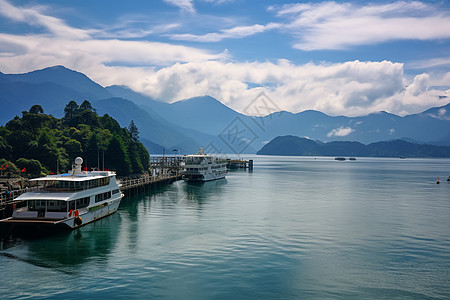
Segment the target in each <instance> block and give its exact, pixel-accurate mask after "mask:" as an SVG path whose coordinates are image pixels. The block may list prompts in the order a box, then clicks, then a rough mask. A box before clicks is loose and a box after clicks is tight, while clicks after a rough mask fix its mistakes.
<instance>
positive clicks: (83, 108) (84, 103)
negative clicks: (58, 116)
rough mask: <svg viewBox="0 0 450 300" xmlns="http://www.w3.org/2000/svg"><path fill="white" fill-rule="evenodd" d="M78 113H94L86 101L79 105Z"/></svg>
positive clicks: (93, 109)
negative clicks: (86, 111)
mask: <svg viewBox="0 0 450 300" xmlns="http://www.w3.org/2000/svg"><path fill="white" fill-rule="evenodd" d="M78 110H79V112H80V113H81V112H83V111H85V110H88V111H91V112H94V113H95V112H96V110H95V108H93V107H92V105H91V103H90V102H89V101H87V100H84V101H83V103H81V105H80V107H79V109H78Z"/></svg>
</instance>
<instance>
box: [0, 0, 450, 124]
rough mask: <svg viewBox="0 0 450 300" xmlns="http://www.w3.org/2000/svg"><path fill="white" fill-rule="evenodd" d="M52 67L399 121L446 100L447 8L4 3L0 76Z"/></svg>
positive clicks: (157, 88) (158, 87)
mask: <svg viewBox="0 0 450 300" xmlns="http://www.w3.org/2000/svg"><path fill="white" fill-rule="evenodd" d="M53 65H64V66H66V67H68V68H71V69H74V70H77V71H80V72H83V73H85V74H87V75H88V76H89V77H90V78H92V79H93V80H95V81H97V82H99V83H100V84H102V85H104V86H107V85H112V84H123V85H127V86H129V87H130V88H132V89H133V90H136V91H138V92H142V93H145V94H147V95H149V96H151V97H152V98H154V99H157V100H161V101H166V102H173V101H176V100H180V99H184V98H188V97H193V96H199V95H205V94H209V95H211V96H213V97H215V98H217V99H218V100H219V101H222V102H223V103H224V104H226V105H228V106H230V107H232V108H233V109H236V110H238V111H243V110H244V109H245V107H247V106H248V105H249V104H250V103H251V102H252V100H253V99H254V98H255V97H257V95H259V94H260V93H261V91H263V92H265V93H266V94H267V95H268V96H270V97H271V99H272V100H273V101H274V102H275V103H276V104H277V105H278V107H280V109H284V110H288V111H291V112H300V111H303V110H305V109H316V110H320V111H323V112H325V113H327V114H331V115H363V114H367V113H371V112H376V111H380V110H385V111H389V112H392V113H396V114H400V115H405V114H409V113H415V112H420V111H422V110H424V109H427V108H429V107H432V106H441V105H445V104H447V103H448V102H449V101H450V100H449V99H450V98H446V96H448V94H449V91H448V89H449V87H450V4H449V3H448V2H446V1H414V2H413V1H389V2H387V1H370V2H369V1H323V2H321V1H311V2H307V1H297V2H296V1H266V0H264V1H244V0H222V1H220V0H152V1H148V0H146V1H145V0H138V1H131V2H130V1H107V0H96V1H87V0H79V1H45V0H44V1H42V0H41V1H29V0H15V1H11V0H0V71H2V72H3V73H21V72H28V71H32V70H35V69H40V68H45V67H48V66H53Z"/></svg>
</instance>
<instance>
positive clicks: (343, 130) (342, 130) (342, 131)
mask: <svg viewBox="0 0 450 300" xmlns="http://www.w3.org/2000/svg"><path fill="white" fill-rule="evenodd" d="M353 131H355V130H354V129H352V128H350V127H339V128H336V129H333V130H331V131H330V132H328V133H327V137H333V136H347V135H349V134H350V133H352V132H353Z"/></svg>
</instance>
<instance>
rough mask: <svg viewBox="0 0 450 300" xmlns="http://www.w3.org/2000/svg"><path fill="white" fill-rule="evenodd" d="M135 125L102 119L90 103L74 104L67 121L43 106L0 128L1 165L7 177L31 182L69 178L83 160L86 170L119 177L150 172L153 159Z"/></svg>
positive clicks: (38, 106)
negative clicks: (110, 172)
mask: <svg viewBox="0 0 450 300" xmlns="http://www.w3.org/2000/svg"><path fill="white" fill-rule="evenodd" d="M138 138H139V131H138V128H137V127H136V125H135V124H134V122H133V121H131V123H130V125H129V127H128V128H121V127H120V125H119V123H118V122H117V121H116V120H115V119H113V118H111V117H110V116H109V115H107V114H105V115H103V116H99V115H97V113H96V110H95V109H94V108H93V107H92V105H91V104H90V103H89V102H88V101H86V100H85V101H84V102H83V103H82V104H81V105H78V104H77V103H76V102H75V101H70V102H69V103H68V104H67V105H66V107H65V109H64V117H62V118H61V119H58V118H55V117H54V116H52V115H47V114H45V113H44V111H43V109H42V107H41V106H40V105H34V106H32V107H31V108H30V109H29V111H23V112H22V117H18V116H16V117H15V118H14V119H12V120H10V121H9V122H8V123H6V125H5V126H0V164H1V166H2V167H1V168H2V170H1V171H2V175H3V176H5V175H6V176H16V175H19V173H22V174H26V175H28V176H31V177H35V176H40V175H44V174H47V173H56V172H65V171H67V170H69V169H71V164H72V161H73V160H74V159H75V157H77V156H80V157H82V158H83V160H84V164H83V167H84V168H87V169H88V170H90V169H91V168H94V167H97V166H100V168H102V167H103V161H104V168H105V169H109V170H115V171H116V172H117V174H118V175H119V176H126V175H130V174H134V173H143V172H146V171H147V170H148V169H149V167H150V157H149V154H148V152H147V150H146V149H145V147H144V146H143V145H142V143H141V142H139V140H138Z"/></svg>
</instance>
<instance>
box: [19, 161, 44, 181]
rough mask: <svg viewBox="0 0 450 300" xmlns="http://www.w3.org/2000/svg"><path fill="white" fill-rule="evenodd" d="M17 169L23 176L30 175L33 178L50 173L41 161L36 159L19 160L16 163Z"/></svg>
mask: <svg viewBox="0 0 450 300" xmlns="http://www.w3.org/2000/svg"><path fill="white" fill-rule="evenodd" d="M16 164H17V167H19V169H20V170H21V173H22V175H30V176H31V177H39V176H43V175H45V174H47V173H48V171H47V169H46V168H44V167H43V166H42V164H41V162H40V161H38V160H36V159H27V158H23V157H22V158H19V159H18V160H17V161H16Z"/></svg>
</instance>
